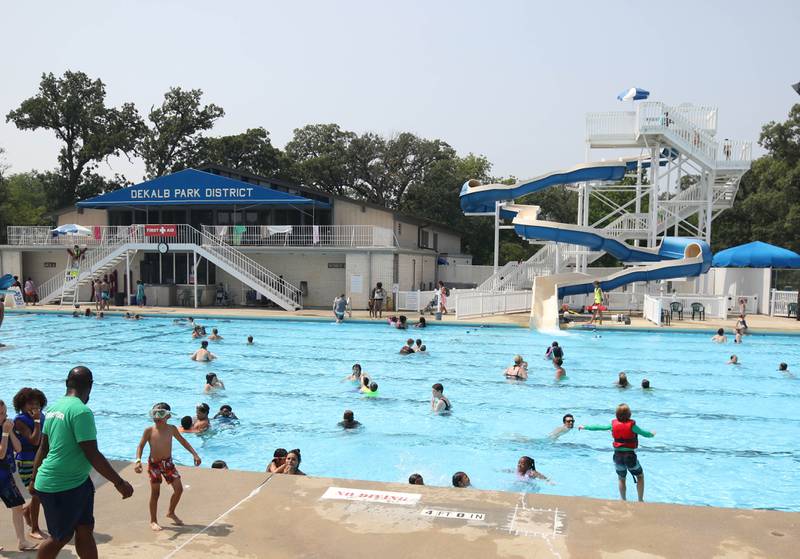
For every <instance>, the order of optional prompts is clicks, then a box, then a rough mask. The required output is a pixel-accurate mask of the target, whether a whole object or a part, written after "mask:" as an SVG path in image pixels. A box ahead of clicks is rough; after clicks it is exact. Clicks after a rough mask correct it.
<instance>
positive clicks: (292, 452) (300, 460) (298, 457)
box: [286, 448, 303, 466]
mask: <svg viewBox="0 0 800 559" xmlns="http://www.w3.org/2000/svg"><path fill="white" fill-rule="evenodd" d="M290 454H294V455H295V456H297V465H298V466H299V465H300V462H302V461H303V458H302V457H301V456H300V449H299V448H293V449H292V450H290V451H289V452H287V453H286V456H289V455H290Z"/></svg>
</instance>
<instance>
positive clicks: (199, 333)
mask: <svg viewBox="0 0 800 559" xmlns="http://www.w3.org/2000/svg"><path fill="white" fill-rule="evenodd" d="M203 336H204V334H203V329H202V327H201V326H200V325H199V324H198V325H196V326H195V327H194V328H193V329H192V339H193V340H196V339H198V338H202V337H203Z"/></svg>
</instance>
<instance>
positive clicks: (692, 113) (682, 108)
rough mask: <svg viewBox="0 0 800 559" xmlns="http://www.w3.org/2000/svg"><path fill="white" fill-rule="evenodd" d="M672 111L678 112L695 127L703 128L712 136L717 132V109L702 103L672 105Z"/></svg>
mask: <svg viewBox="0 0 800 559" xmlns="http://www.w3.org/2000/svg"><path fill="white" fill-rule="evenodd" d="M670 110H672V111H674V112H676V113H679V114H680V115H681V116H683V118H685V119H686V120H687V121H689V123H690V124H691V125H692V126H694V127H695V128H699V129H701V130H705V131H706V132H708V133H709V134H711V135H712V136H713V135H715V134H716V133H717V109H716V107H708V106H703V105H690V104H684V105H673V106H672V107H671V109H670Z"/></svg>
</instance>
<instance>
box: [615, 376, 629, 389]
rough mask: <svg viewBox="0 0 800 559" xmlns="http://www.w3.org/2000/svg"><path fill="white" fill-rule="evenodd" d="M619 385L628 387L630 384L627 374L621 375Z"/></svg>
mask: <svg viewBox="0 0 800 559" xmlns="http://www.w3.org/2000/svg"><path fill="white" fill-rule="evenodd" d="M617 384H619V385H620V386H628V385H629V384H630V383H629V382H628V375H626V374H625V373H620V374H619V380H618V381H617Z"/></svg>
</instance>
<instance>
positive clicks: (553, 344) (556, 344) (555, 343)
mask: <svg viewBox="0 0 800 559" xmlns="http://www.w3.org/2000/svg"><path fill="white" fill-rule="evenodd" d="M550 345H552V346H553V347H558V342H553V343H552V344H550Z"/></svg>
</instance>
